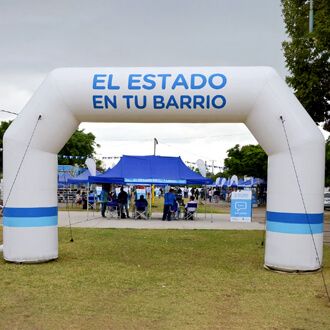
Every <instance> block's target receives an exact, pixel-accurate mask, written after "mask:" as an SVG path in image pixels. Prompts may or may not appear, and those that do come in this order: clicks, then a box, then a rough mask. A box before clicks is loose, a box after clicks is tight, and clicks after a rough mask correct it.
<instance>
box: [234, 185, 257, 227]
mask: <svg viewBox="0 0 330 330" xmlns="http://www.w3.org/2000/svg"><path fill="white" fill-rule="evenodd" d="M251 220H252V192H251V190H242V191H234V192H232V195H231V212H230V221H237V222H251Z"/></svg>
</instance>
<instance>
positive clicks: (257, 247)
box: [0, 227, 330, 329]
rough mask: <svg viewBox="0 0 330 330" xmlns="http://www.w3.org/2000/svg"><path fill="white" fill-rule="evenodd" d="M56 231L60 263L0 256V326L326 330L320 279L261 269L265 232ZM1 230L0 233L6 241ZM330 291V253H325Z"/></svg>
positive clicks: (327, 312)
mask: <svg viewBox="0 0 330 330" xmlns="http://www.w3.org/2000/svg"><path fill="white" fill-rule="evenodd" d="M73 236H74V242H73V243H70V242H69V240H70V233H69V229H68V228H59V259H58V260H57V261H52V262H48V263H43V264H31V265H26V264H22V265H18V264H12V263H7V262H5V261H4V260H3V259H2V258H1V259H0V296H1V299H0V329H104V328H107V329H206V328H207V329H329V328H330V304H329V303H328V300H327V297H326V295H325V289H324V286H323V282H322V277H321V273H316V274H313V275H289V274H279V273H274V272H270V271H267V270H265V269H264V268H263V258H264V247H263V246H261V244H260V243H261V240H262V232H261V231H238V230H232V231H229V230H227V231H220V230H190V231H185V230H131V229H82V228H74V230H73ZM1 237H2V227H0V244H1ZM323 266H324V276H325V279H326V281H327V284H328V287H330V248H329V247H325V249H324V259H323Z"/></svg>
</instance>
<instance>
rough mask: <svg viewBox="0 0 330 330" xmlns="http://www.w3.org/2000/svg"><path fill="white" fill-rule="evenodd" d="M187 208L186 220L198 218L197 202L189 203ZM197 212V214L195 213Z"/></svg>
mask: <svg viewBox="0 0 330 330" xmlns="http://www.w3.org/2000/svg"><path fill="white" fill-rule="evenodd" d="M187 204H188V205H187V208H186V209H185V214H184V219H185V220H194V219H195V218H197V212H196V210H197V207H198V205H197V203H191V202H189V203H187ZM195 212H196V214H195Z"/></svg>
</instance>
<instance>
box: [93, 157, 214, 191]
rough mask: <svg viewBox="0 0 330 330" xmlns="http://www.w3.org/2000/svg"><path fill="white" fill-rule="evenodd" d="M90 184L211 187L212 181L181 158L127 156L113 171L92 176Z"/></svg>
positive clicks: (122, 158) (109, 170)
mask: <svg viewBox="0 0 330 330" xmlns="http://www.w3.org/2000/svg"><path fill="white" fill-rule="evenodd" d="M89 180H90V182H95V183H114V184H118V185H125V184H163V185H209V184H212V179H208V178H205V177H203V176H201V175H199V174H197V173H196V172H194V171H193V170H191V169H190V168H189V167H187V166H186V165H185V164H184V163H183V161H182V159H181V157H163V156H126V155H124V156H123V157H121V159H120V161H119V162H118V164H117V165H116V166H115V167H114V168H113V169H108V170H107V171H106V172H105V173H103V174H100V175H98V176H90V177H89Z"/></svg>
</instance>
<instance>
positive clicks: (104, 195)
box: [100, 185, 108, 218]
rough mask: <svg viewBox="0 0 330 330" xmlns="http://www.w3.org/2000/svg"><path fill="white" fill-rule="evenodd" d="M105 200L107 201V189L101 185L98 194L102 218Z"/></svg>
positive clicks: (105, 205)
mask: <svg viewBox="0 0 330 330" xmlns="http://www.w3.org/2000/svg"><path fill="white" fill-rule="evenodd" d="M107 202H108V191H107V189H106V187H105V186H104V185H103V186H102V191H101V196H100V203H101V214H102V217H103V218H106V216H105V210H106V208H107Z"/></svg>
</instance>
